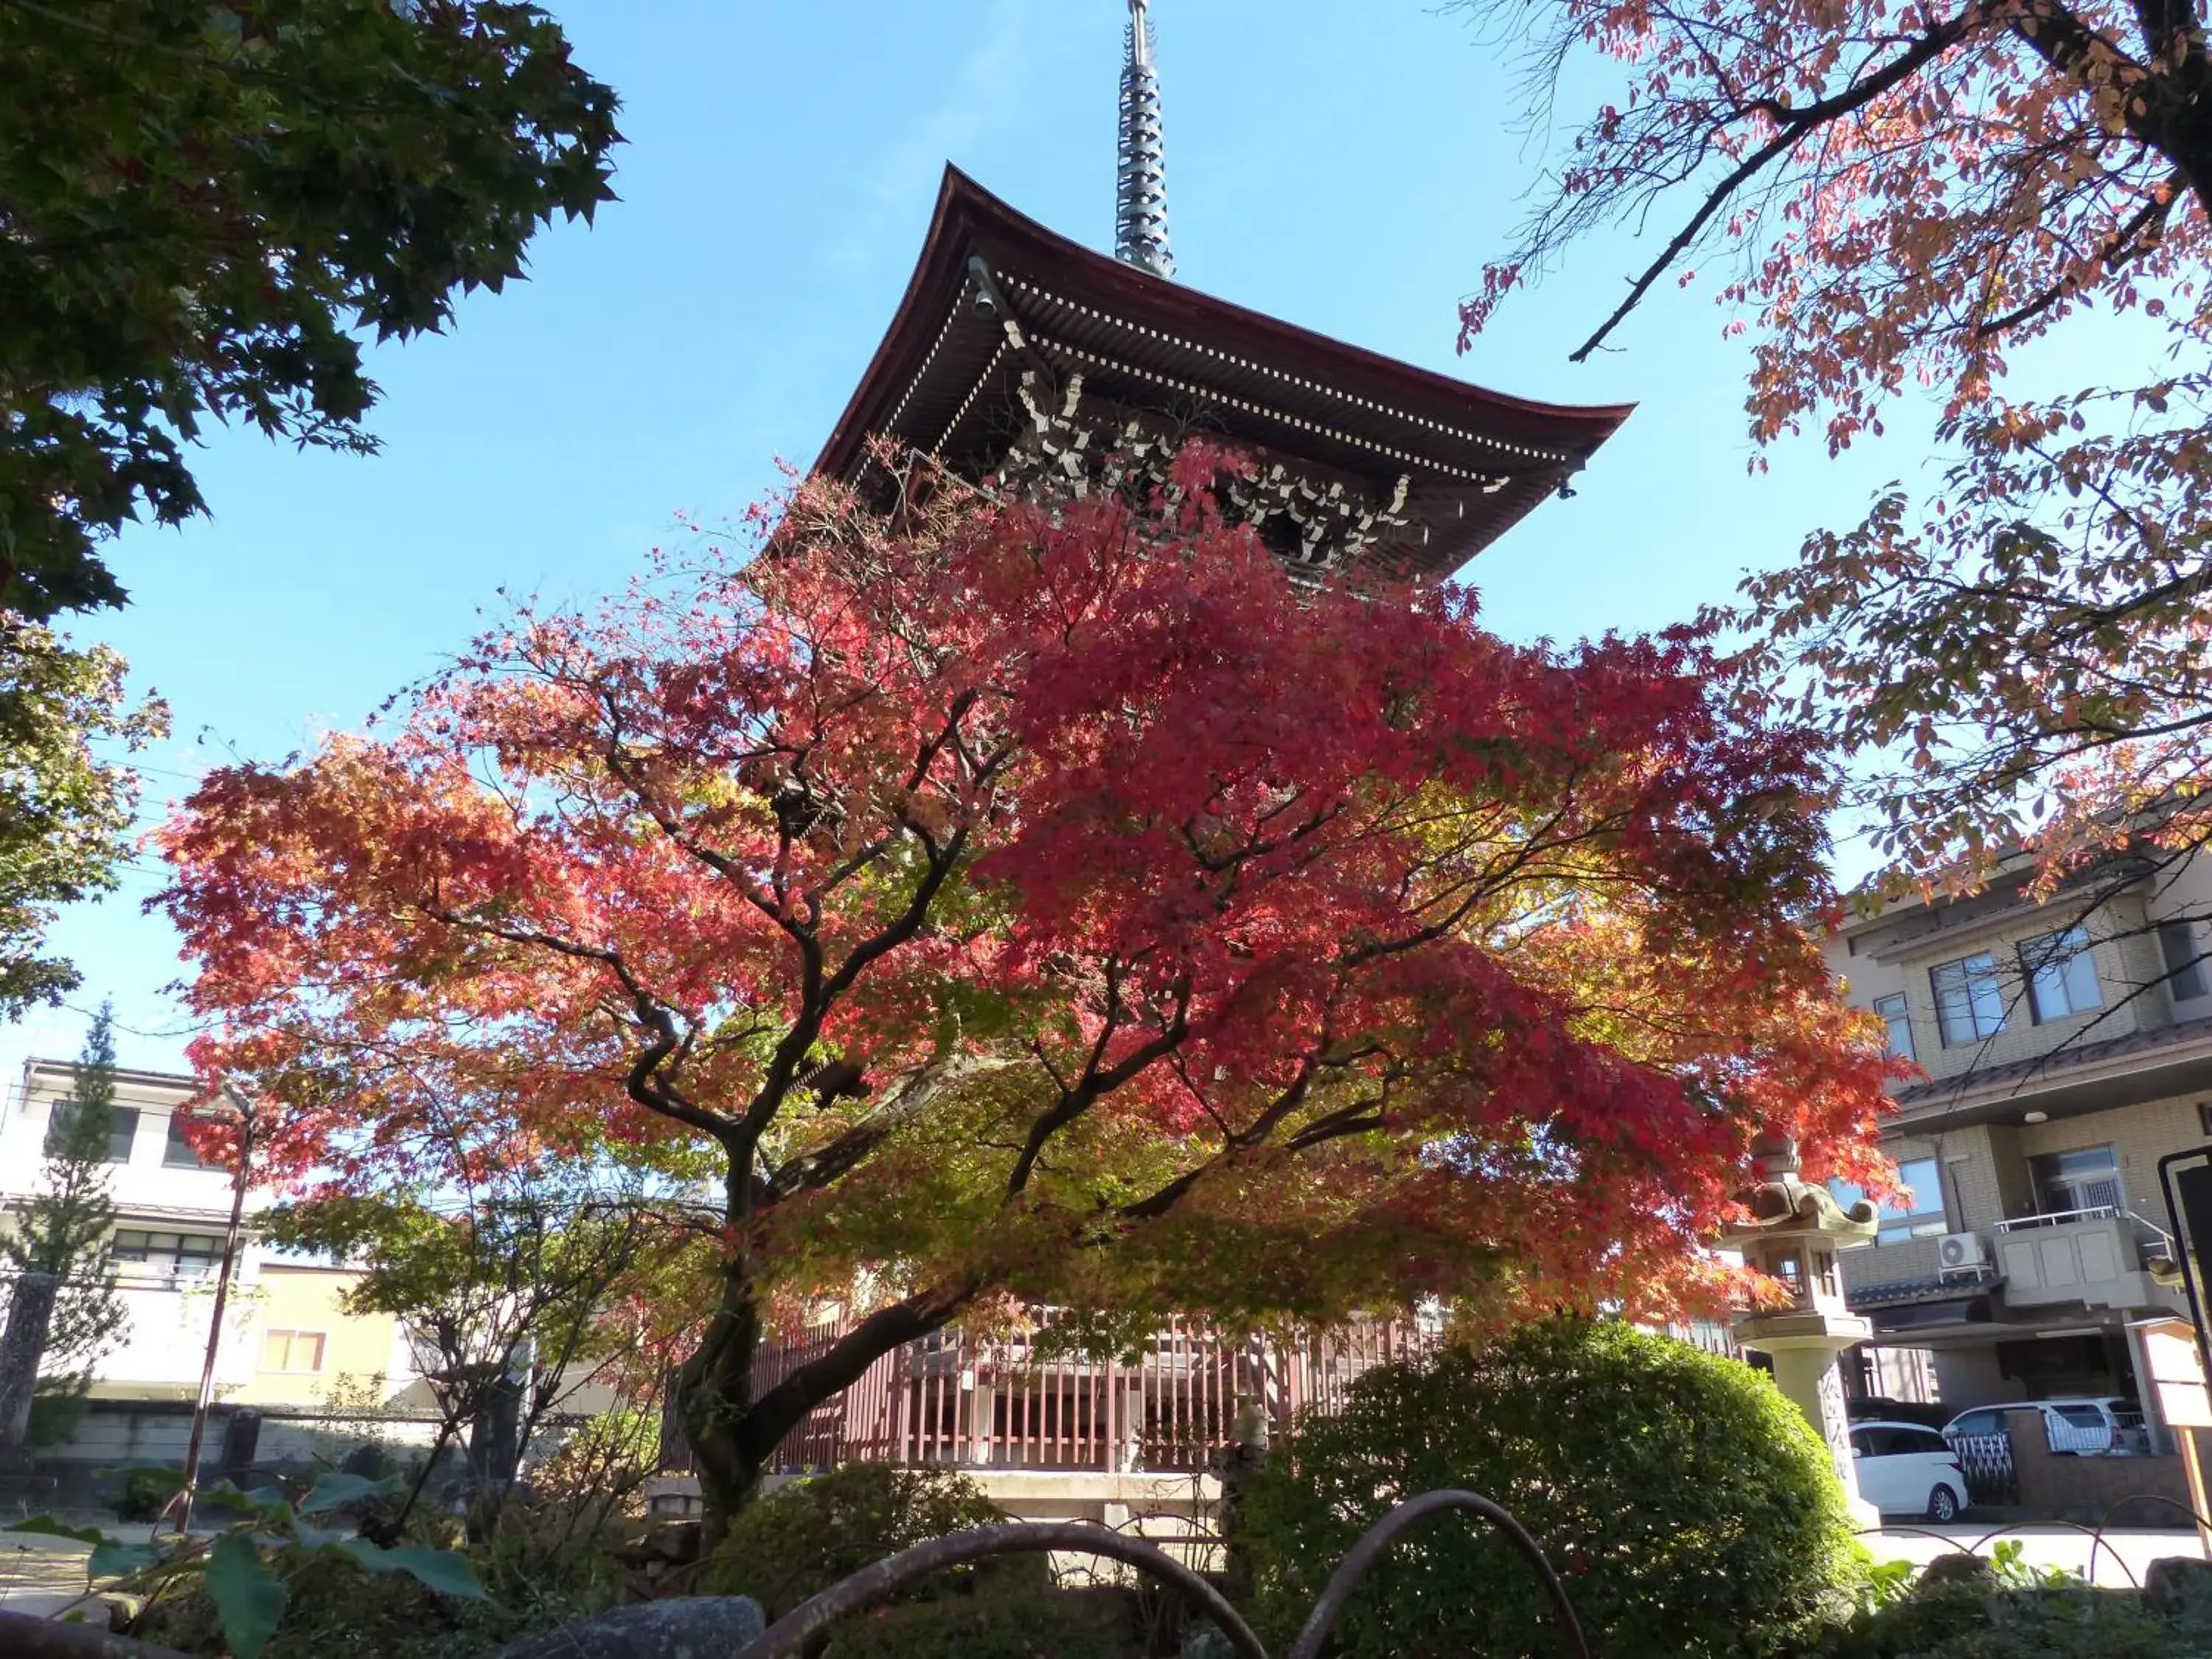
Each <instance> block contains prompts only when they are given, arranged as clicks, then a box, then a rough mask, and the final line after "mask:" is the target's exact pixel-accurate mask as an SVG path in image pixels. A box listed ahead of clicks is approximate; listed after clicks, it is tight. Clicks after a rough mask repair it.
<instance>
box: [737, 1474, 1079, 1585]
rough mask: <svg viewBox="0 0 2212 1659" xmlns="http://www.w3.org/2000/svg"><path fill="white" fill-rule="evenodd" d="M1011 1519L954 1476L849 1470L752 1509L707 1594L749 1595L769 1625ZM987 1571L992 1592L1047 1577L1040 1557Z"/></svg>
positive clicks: (968, 1575)
mask: <svg viewBox="0 0 2212 1659" xmlns="http://www.w3.org/2000/svg"><path fill="white" fill-rule="evenodd" d="M1011 1519H1012V1516H1009V1515H1007V1513H1006V1511H1005V1510H1002V1509H1000V1507H999V1506H998V1505H997V1504H994V1503H993V1502H992V1501H991V1500H990V1499H989V1498H986V1497H985V1496H984V1495H983V1489H982V1488H981V1486H977V1485H976V1484H975V1482H974V1481H973V1480H969V1478H968V1477H967V1476H966V1475H964V1474H954V1473H953V1472H952V1471H951V1470H950V1469H902V1468H892V1467H891V1466H890V1465H889V1464H885V1463H853V1464H848V1465H847V1466H846V1467H845V1468H842V1469H838V1470H836V1471H834V1472H833V1473H831V1474H823V1475H816V1476H812V1477H811V1478H809V1479H807V1480H794V1481H793V1482H792V1484H791V1485H789V1486H785V1487H783V1488H782V1489H781V1491H778V1492H770V1493H769V1494H768V1495H767V1496H766V1497H763V1498H759V1499H757V1500H756V1501H755V1502H754V1503H753V1504H750V1506H749V1507H748V1508H747V1509H746V1510H744V1512H743V1513H742V1514H740V1515H739V1516H738V1517H737V1519H736V1520H735V1521H733V1522H732V1523H731V1526H730V1530H729V1534H728V1535H727V1536H726V1538H724V1539H723V1541H722V1543H721V1547H720V1548H719V1549H717V1550H716V1551H715V1552H714V1554H713V1555H712V1556H711V1557H710V1558H708V1561H707V1563H706V1565H705V1567H704V1569H703V1570H702V1572H701V1574H700V1581H699V1583H700V1589H701V1591H702V1593H703V1594H705V1595H750V1596H751V1597H752V1598H753V1600H755V1601H758V1602H759V1603H760V1604H761V1605H762V1606H763V1607H765V1608H767V1609H768V1613H769V1618H771V1619H780V1618H781V1617H782V1616H783V1615H784V1614H785V1613H789V1612H790V1611H791V1610H792V1609H793V1607H797V1606H798V1605H799V1603H800V1602H801V1601H805V1600H806V1599H807V1598H808V1597H809V1596H811V1595H817V1594H818V1593H819V1592H821V1591H823V1590H825V1589H829V1586H830V1585H832V1584H834V1583H836V1582H837V1581H838V1580H839V1579H841V1578H843V1577H846V1576H847V1575H848V1574H851V1573H855V1572H858V1571H860V1569H861V1568H862V1567H865V1566H866V1565H869V1564H870V1563H871V1562H874V1561H880V1560H882V1559H884V1557H885V1556H889V1555H896V1554H897V1553H899V1552H900V1551H902V1550H906V1549H911V1548H913V1547H914V1546H915V1545H916V1544H926V1543H927V1542H928V1541H930V1540H931V1539H933V1538H943V1537H945V1536H947V1535H948V1534H952V1533H956V1532H967V1531H969V1530H970V1529H972V1528H976V1527H993V1526H997V1525H999V1524H1000V1523H1001V1522H1006V1521H1008V1520H1011ZM981 1571H983V1573H984V1574H985V1576H986V1577H989V1578H990V1579H991V1580H992V1582H993V1583H1041V1582H1042V1579H1043V1578H1044V1577H1045V1576H1046V1572H1047V1569H1046V1566H1045V1563H1044V1559H1043V1558H1042V1556H1029V1557H1021V1558H1015V1559H1010V1560H1008V1561H1006V1562H1004V1563H997V1562H994V1563H991V1564H989V1565H987V1566H986V1567H985V1568H983V1569H982V1570H981ZM976 1572H977V1570H976V1569H961V1570H959V1571H952V1572H945V1573H939V1575H938V1576H937V1577H934V1578H933V1579H931V1580H930V1581H929V1582H928V1583H926V1584H923V1585H921V1586H920V1587H918V1589H916V1590H915V1592H914V1594H913V1595H912V1596H910V1597H909V1598H908V1599H910V1600H930V1599H934V1598H935V1597H937V1596H939V1595H946V1594H950V1593H952V1592H955V1591H964V1590H966V1589H970V1588H972V1587H973V1585H974V1584H975V1577H976Z"/></svg>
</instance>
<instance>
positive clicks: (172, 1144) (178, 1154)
mask: <svg viewBox="0 0 2212 1659" xmlns="http://www.w3.org/2000/svg"><path fill="white" fill-rule="evenodd" d="M188 1121H190V1119H189V1118H188V1117H187V1115H185V1113H183V1112H173V1113H171V1114H170V1115H169V1139H168V1140H167V1144H166V1145H164V1146H162V1148H161V1163H162V1164H163V1166H164V1167H165V1168H167V1169H171V1170H204V1169H205V1168H207V1165H206V1164H204V1163H202V1162H201V1161H200V1155H199V1154H198V1153H197V1152H194V1151H193V1150H192V1143H191V1141H189V1140H187V1139H185V1124H186V1123H187V1122H188Z"/></svg>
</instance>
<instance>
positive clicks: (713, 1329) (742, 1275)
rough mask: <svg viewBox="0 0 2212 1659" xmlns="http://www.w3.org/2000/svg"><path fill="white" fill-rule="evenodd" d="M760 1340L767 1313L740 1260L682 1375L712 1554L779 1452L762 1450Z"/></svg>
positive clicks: (726, 1277) (679, 1391) (704, 1541)
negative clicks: (757, 1394) (756, 1373)
mask: <svg viewBox="0 0 2212 1659" xmlns="http://www.w3.org/2000/svg"><path fill="white" fill-rule="evenodd" d="M760 1338H761V1317H760V1307H759V1304H758V1302H757V1299H756V1298H755V1297H754V1294H753V1291H752V1285H751V1279H750V1274H748V1273H746V1272H745V1270H744V1264H743V1263H742V1262H741V1261H734V1260H733V1261H731V1262H729V1263H728V1264H727V1265H726V1267H724V1268H723V1271H722V1286H721V1299H720V1304H719V1305H718V1306H717V1307H716V1308H715V1310H714V1317H713V1318H712V1319H711V1320H710V1321H709V1322H708V1326H707V1332H706V1334H705V1335H704V1336H702V1338H701V1339H700V1341H699V1346H698V1349H697V1351H696V1352H694V1353H693V1354H692V1356H691V1357H690V1358H689V1359H687V1360H685V1361H684V1364H682V1365H681V1366H679V1367H678V1370H677V1372H676V1406H677V1413H678V1416H679V1417H680V1418H681V1419H682V1421H683V1424H684V1438H685V1439H686V1440H687V1441H689V1442H690V1447H691V1471H692V1473H693V1474H694V1475H696V1477H697V1478H698V1481H699V1496H700V1498H701V1499H702V1502H703V1503H704V1504H705V1507H706V1513H705V1516H704V1519H703V1523H702V1527H701V1540H700V1543H701V1547H702V1549H705V1550H712V1549H713V1548H714V1547H715V1545H717V1544H719V1543H720V1541H722V1538H723V1536H724V1535H725V1534H726V1533H727V1532H728V1531H729V1529H730V1522H731V1521H732V1519H733V1518H734V1517H735V1516H736V1515H737V1513H738V1510H742V1509H743V1508H744V1506H745V1505H746V1504H748V1503H750V1501H751V1500H752V1496H753V1493H754V1492H755V1491H756V1490H757V1488H758V1487H759V1486H760V1480H761V1474H762V1471H763V1468H765V1467H766V1464H767V1456H766V1453H767V1452H772V1451H774V1450H775V1441H770V1442H769V1444H768V1446H767V1447H766V1448H765V1449H761V1450H756V1449H755V1447H756V1445H757V1440H758V1432H757V1426H756V1425H754V1423H753V1422H752V1420H751V1419H753V1417H754V1415H755V1413H754V1411H753V1358H754V1356H755V1354H756V1352H757V1351H758V1349H759V1347H760ZM749 1431H750V1432H749ZM778 1438H779V1439H780V1438H781V1435H779V1436H778Z"/></svg>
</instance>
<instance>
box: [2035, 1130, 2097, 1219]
mask: <svg viewBox="0 0 2212 1659" xmlns="http://www.w3.org/2000/svg"><path fill="white" fill-rule="evenodd" d="M2027 1168H2028V1173H2029V1174H2030V1175H2031V1176H2033V1177H2034V1181H2035V1198H2036V1202H2037V1203H2038V1204H2039V1205H2040V1206H2042V1211H2043V1213H2044V1214H2045V1215H2072V1214H2074V1213H2075V1212H2078V1211H2081V1210H2117V1209H2118V1208H2119V1206H2120V1165H2119V1160H2118V1158H2115V1157H2114V1156H2113V1155H2112V1148H2111V1147H2110V1146H2082V1147H2079V1148H2077V1149H2075V1151H2073V1152H2045V1153H2044V1154H2043V1155H2042V1156H2041V1157H2040V1158H2030V1159H2028V1160H2027Z"/></svg>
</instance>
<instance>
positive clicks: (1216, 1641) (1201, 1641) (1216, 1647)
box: [1182, 1623, 1237, 1659]
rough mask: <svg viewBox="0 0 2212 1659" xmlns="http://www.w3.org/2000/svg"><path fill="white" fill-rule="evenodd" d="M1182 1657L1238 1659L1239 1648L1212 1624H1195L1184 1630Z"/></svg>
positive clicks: (1189, 1658)
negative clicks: (1232, 1644) (1230, 1642)
mask: <svg viewBox="0 0 2212 1659" xmlns="http://www.w3.org/2000/svg"><path fill="white" fill-rule="evenodd" d="M1182 1659H1237V1650H1236V1649H1235V1648H1233V1647H1231V1646H1230V1645H1229V1638H1227V1637H1225V1636H1224V1635H1223V1634H1222V1633H1221V1632H1219V1631H1218V1630H1216V1629H1214V1627H1213V1626H1211V1625H1208V1624H1204V1623H1200V1624H1194V1625H1193V1626H1191V1627H1190V1628H1189V1629H1188V1630H1187V1631H1185V1632H1183V1638H1182Z"/></svg>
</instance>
